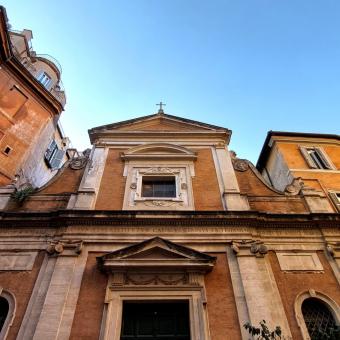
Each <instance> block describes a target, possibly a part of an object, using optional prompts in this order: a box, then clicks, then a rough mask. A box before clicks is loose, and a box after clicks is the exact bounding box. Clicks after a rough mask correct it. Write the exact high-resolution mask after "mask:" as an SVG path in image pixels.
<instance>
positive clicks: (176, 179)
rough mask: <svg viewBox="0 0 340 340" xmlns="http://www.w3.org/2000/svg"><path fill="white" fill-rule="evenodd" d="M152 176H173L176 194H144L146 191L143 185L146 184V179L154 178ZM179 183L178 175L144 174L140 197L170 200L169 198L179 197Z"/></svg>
mask: <svg viewBox="0 0 340 340" xmlns="http://www.w3.org/2000/svg"><path fill="white" fill-rule="evenodd" d="M152 178H173V180H174V189H175V195H174V196H144V194H143V191H144V188H143V185H144V183H145V182H144V181H145V179H152ZM177 184H178V178H177V177H176V175H161V176H160V175H144V176H142V178H141V190H140V197H141V198H142V199H157V200H158V199H160V200H162V199H166V200H169V199H174V198H175V199H179V198H180V197H179V195H178V188H177V186H178V185H177Z"/></svg>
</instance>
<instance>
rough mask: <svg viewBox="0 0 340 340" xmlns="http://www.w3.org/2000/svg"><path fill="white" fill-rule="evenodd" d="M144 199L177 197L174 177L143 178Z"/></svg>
mask: <svg viewBox="0 0 340 340" xmlns="http://www.w3.org/2000/svg"><path fill="white" fill-rule="evenodd" d="M142 197H171V198H172V197H176V180H175V177H174V176H166V177H165V176H143V179H142Z"/></svg>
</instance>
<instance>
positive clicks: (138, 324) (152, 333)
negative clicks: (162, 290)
mask: <svg viewBox="0 0 340 340" xmlns="http://www.w3.org/2000/svg"><path fill="white" fill-rule="evenodd" d="M146 338H147V339H150V340H151V339H155V340H156V339H169V340H170V339H171V340H190V322H189V303H188V301H173V302H171V301H169V302H157V301H150V302H149V301H148V302H139V303H136V302H130V301H124V303H123V317H122V328H121V340H128V339H136V340H137V339H146Z"/></svg>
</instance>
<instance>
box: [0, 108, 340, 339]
mask: <svg viewBox="0 0 340 340" xmlns="http://www.w3.org/2000/svg"><path fill="white" fill-rule="evenodd" d="M89 135H90V140H91V143H92V149H91V151H89V152H85V153H84V154H77V153H74V155H73V157H72V158H71V159H70V160H68V161H67V162H66V163H65V164H64V165H63V167H62V168H61V169H59V171H58V173H57V174H56V176H54V177H53V178H52V179H51V180H50V181H49V182H48V183H46V184H45V185H43V186H42V187H40V188H39V189H37V190H35V191H34V192H30V193H29V195H26V196H24V197H23V195H20V193H21V192H20V190H18V189H16V190H15V189H14V188H12V193H10V192H4V191H3V192H2V193H0V202H1V204H2V207H3V209H2V211H1V212H0V225H1V228H0V252H1V256H0V287H1V295H0V304H2V306H3V307H1V305H0V307H1V308H0V313H1V320H3V324H2V328H1V333H0V337H1V336H7V339H25V340H26V339H116V340H119V339H123V340H125V339H134V340H137V339H152V340H158V339H173V340H189V339H191V340H209V339H211V340H226V339H233V340H234V339H249V334H247V331H246V330H245V328H244V327H243V325H244V324H245V323H247V322H250V323H251V324H252V325H255V326H256V325H258V324H259V322H260V321H261V320H266V323H267V324H268V326H269V327H270V329H274V328H275V327H276V326H280V327H281V329H282V333H283V335H284V336H285V338H287V339H289V338H292V339H294V340H295V339H317V337H318V336H320V334H321V336H325V334H327V335H330V334H331V333H333V336H334V338H336V336H338V335H335V334H336V333H335V329H336V328H337V327H338V326H339V325H340V307H339V306H340V289H339V288H340V286H339V284H340V231H339V227H340V214H339V213H338V212H336V210H335V206H333V205H332V203H331V200H330V197H329V196H328V194H327V192H326V191H327V190H328V188H332V190H337V188H338V187H337V186H336V185H338V182H337V180H336V179H335V180H334V185H333V184H332V185H333V186H331V185H330V186H329V187H327V186H326V184H325V182H322V183H323V184H322V186H323V188H327V190H326V191H322V190H321V189H320V188H321V187H319V186H315V187H314V186H312V185H309V184H308V187H307V184H306V182H307V180H306V179H307V175H306V176H305V175H304V173H303V176H302V175H300V173H301V169H302V168H303V167H306V168H307V165H308V164H307V163H303V162H306V161H305V160H304V158H303V157H305V156H306V155H305V154H304V153H303V152H301V151H299V146H300V147H302V148H307V149H308V148H309V147H310V145H311V146H313V147H315V148H319V147H320V139H322V138H321V137H320V136H319V137H317V139H315V140H313V138H314V137H315V136H314V137H313V135H308V136H304V138H305V139H303V141H301V140H300V139H301V138H302V137H301V136H297V137H298V139H299V140H298V141H296V140H294V141H293V142H292V144H295V143H296V145H295V146H294V148H295V149H296V150H297V152H296V153H295V154H294V155H292V153H291V152H287V153H285V152H284V151H280V155H281V156H280V157H281V159H280V164H279V165H277V167H276V169H277V170H275V171H276V172H277V173H280V170H278V168H279V167H280V166H281V167H282V171H281V173H282V174H283V175H287V174H286V170H287V169H291V174H290V176H291V177H289V179H287V180H286V182H284V180H283V179H281V177H280V176H277V177H275V176H274V175H273V171H272V168H270V167H269V166H267V165H266V164H267V163H270V162H269V161H267V160H271V159H274V160H273V161H272V162H273V163H275V162H276V163H278V161H275V155H273V154H271V152H273V151H274V149H272V151H271V150H269V149H268V150H267V146H266V145H267V144H268V143H267V141H266V144H265V149H264V151H263V152H262V153H261V157H260V161H259V169H260V170H261V171H264V169H265V168H266V169H267V170H266V171H268V174H269V175H268V174H266V175H265V176H262V174H261V173H260V172H259V170H258V169H257V168H255V167H254V166H253V165H252V164H251V162H249V161H247V160H245V159H239V158H237V157H236V155H235V153H233V152H230V151H229V150H228V145H229V141H230V138H231V131H230V130H229V129H227V128H224V127H219V126H214V125H211V124H207V123H202V122H197V121H194V120H189V119H185V118H181V117H177V116H173V115H169V114H166V113H164V112H163V110H162V109H160V110H159V111H158V112H157V113H156V114H153V115H149V116H144V117H139V118H136V119H132V120H128V121H123V122H118V123H113V124H108V125H105V126H99V127H95V128H93V129H91V130H89ZM272 135H273V134H272ZM272 137H273V138H274V136H272ZM276 137H277V136H275V138H276ZM295 137H296V136H295ZM295 137H294V138H295ZM324 137H325V136H324ZM280 138H281V136H280ZM295 139H297V138H295ZM337 141H338V137H336V136H333V137H332V138H331V139H329V138H328V137H325V138H323V139H322V142H323V143H322V147H323V150H324V151H325V152H327V157H328V158H327V162H329V163H328V164H332V166H334V168H333V169H332V170H328V169H327V171H329V172H326V170H324V171H325V176H326V174H327V176H326V178H327V180H328V181H329V182H327V183H331V179H330V177H331V176H335V177H334V178H336V176H338V170H337V169H339V166H340V165H339V163H338V162H339V160H338V158H337V157H338V152H337V151H335V150H334V149H333V148H334V145H336V143H338V142H337ZM276 143H277V144H275V145H276V146H277V147H278V146H279V145H281V144H280V143H279V141H277V142H276ZM325 143H329V144H330V145H331V146H330V148H329V149H328V144H327V145H326V144H325ZM271 145H272V147H273V145H274V144H271ZM284 147H286V144H284V143H282V150H283V149H284ZM280 150H281V149H280ZM317 150H319V149H317ZM330 150H332V152H331V151H330ZM298 152H300V153H301V157H302V159H299V154H298ZM307 153H308V151H307ZM290 157H293V158H294V157H296V161H297V162H300V163H299V164H301V165H292V164H291V163H290V159H291V158H290ZM309 157H311V159H313V157H314V156H312V155H310V156H309ZM324 157H325V156H324ZM293 169H300V170H299V171H300V172H298V173H297V174H295V171H296V170H293ZM306 170H308V169H306ZM305 173H306V174H308V178H310V179H313V180H314V179H316V180H318V179H319V175H320V174H321V175H322V174H323V173H322V172H320V171H319V169H311V170H310V171H309V172H308V171H305ZM328 176H329V177H328ZM299 177H302V179H303V180H301V179H299ZM269 178H270V180H269ZM270 181H271V182H270ZM302 182H304V183H302ZM320 183H321V180H320ZM280 185H281V187H279V186H280ZM22 198H23V199H22ZM327 204H328V205H327ZM320 207H321V208H320ZM326 207H327V208H326Z"/></svg>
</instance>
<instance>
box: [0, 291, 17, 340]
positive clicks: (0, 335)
mask: <svg viewBox="0 0 340 340" xmlns="http://www.w3.org/2000/svg"><path fill="white" fill-rule="evenodd" d="M0 296H1V297H3V298H5V299H6V300H7V302H8V306H9V308H8V314H7V317H6V320H5V322H4V325H3V327H2V329H1V332H0V339H6V337H7V335H8V332H9V329H10V327H11V326H12V324H13V320H14V317H15V311H16V300H15V297H14V295H13V294H12V293H11V292H9V291H7V290H3V288H2V287H0Z"/></svg>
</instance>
